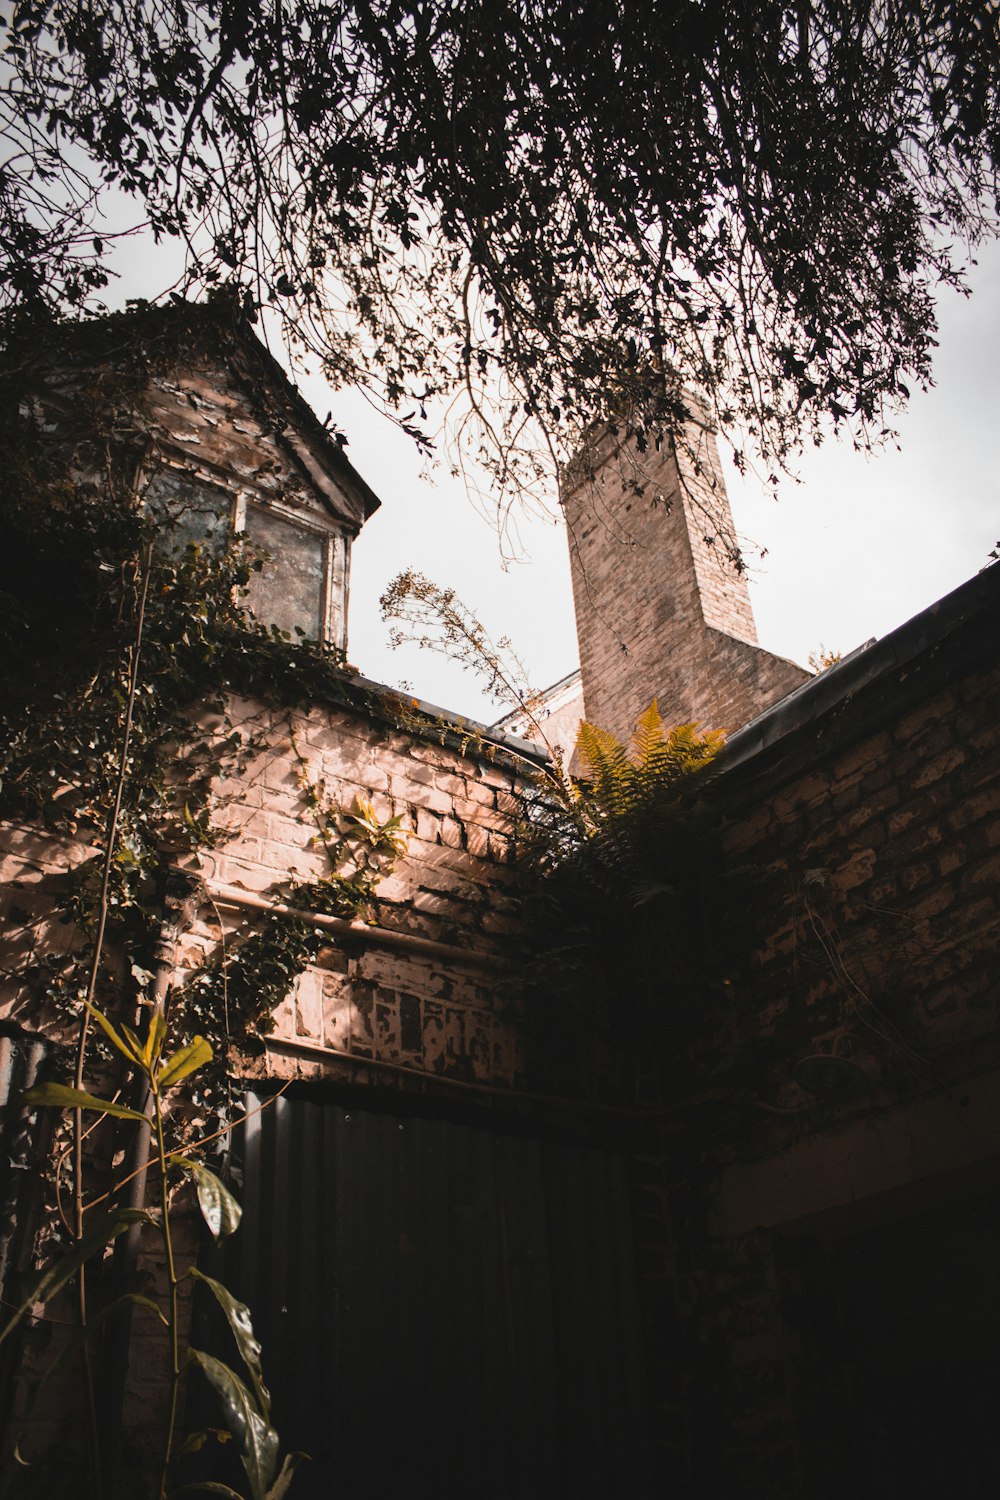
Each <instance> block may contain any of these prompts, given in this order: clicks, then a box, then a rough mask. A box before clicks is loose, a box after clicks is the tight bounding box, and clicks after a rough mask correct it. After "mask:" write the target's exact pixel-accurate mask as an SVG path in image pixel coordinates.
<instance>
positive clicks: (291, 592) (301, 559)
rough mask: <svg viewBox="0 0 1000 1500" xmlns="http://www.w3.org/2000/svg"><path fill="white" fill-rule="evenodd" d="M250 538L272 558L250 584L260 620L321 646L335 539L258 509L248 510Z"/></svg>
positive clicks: (257, 507)
mask: <svg viewBox="0 0 1000 1500" xmlns="http://www.w3.org/2000/svg"><path fill="white" fill-rule="evenodd" d="M246 536H247V539H248V541H250V542H252V543H253V545H254V546H255V547H256V548H258V549H259V550H260V551H261V552H264V553H266V554H267V560H266V561H265V564H264V567H263V569H262V570H261V571H260V572H259V573H255V574H254V575H253V578H252V579H251V582H250V592H249V598H248V602H249V605H250V608H251V609H252V610H253V612H254V614H255V615H256V616H257V618H258V620H260V621H262V622H263V624H265V625H277V626H278V629H279V630H285V631H287V632H288V634H289V635H294V634H295V631H296V627H298V628H300V629H301V630H303V631H304V632H305V634H306V635H307V636H311V637H312V638H313V639H314V640H321V639H322V638H323V635H324V628H323V627H324V616H325V606H326V574H327V546H328V541H329V538H328V537H327V536H326V534H325V533H324V532H320V531H311V530H309V529H308V528H306V527H304V526H299V525H296V524H295V522H294V521H288V520H285V518H284V517H283V516H279V515H275V513H274V512H273V511H267V510H263V509H262V508H261V507H260V506H257V505H253V504H249V505H248V506H247V511H246Z"/></svg>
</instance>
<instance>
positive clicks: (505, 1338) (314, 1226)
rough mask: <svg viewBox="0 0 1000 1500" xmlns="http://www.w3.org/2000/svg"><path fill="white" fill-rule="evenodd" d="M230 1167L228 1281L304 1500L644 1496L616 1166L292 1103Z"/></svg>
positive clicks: (570, 1151) (531, 1144) (587, 1156)
mask: <svg viewBox="0 0 1000 1500" xmlns="http://www.w3.org/2000/svg"><path fill="white" fill-rule="evenodd" d="M261 1102H262V1101H261V1100H260V1099H258V1098H257V1097H255V1096H253V1095H251V1096H250V1098H249V1099H248V1105H249V1108H250V1109H251V1110H254V1109H257V1108H258V1106H259V1104H260V1103H261ZM242 1154H243V1160H244V1174H245V1176H244V1190H243V1199H244V1219H243V1226H242V1228H241V1230H240V1233H239V1234H238V1235H237V1236H236V1237H235V1239H234V1241H233V1245H234V1251H235V1253H236V1255H237V1257H238V1259H237V1263H236V1265H235V1266H234V1267H233V1268H232V1271H231V1273H230V1274H231V1278H232V1281H233V1283H234V1285H236V1286H238V1288H239V1290H240V1291H241V1292H242V1293H243V1295H244V1296H245V1297H246V1299H247V1300H248V1301H249V1303H250V1305H251V1307H252V1309H253V1311H254V1316H255V1324H256V1326H257V1327H258V1330H259V1332H260V1335H261V1339H262V1342H263V1346H264V1362H265V1374H266V1376H267V1379H268V1383H269V1385H270V1386H271V1388H272V1391H273V1393H274V1402H275V1421H276V1423H277V1425H278V1427H279V1430H280V1431H281V1435H282V1440H283V1443H284V1445H285V1446H286V1447H293V1448H295V1447H300V1448H303V1449H305V1450H306V1451H307V1452H309V1453H310V1454H311V1457H312V1462H311V1463H310V1464H309V1466H308V1468H307V1469H306V1470H304V1471H303V1472H302V1475H301V1486H300V1481H299V1479H298V1478H297V1480H296V1493H297V1494H299V1495H301V1496H302V1497H303V1500H307V1497H319V1496H323V1497H326V1496H328V1495H333V1494H336V1495H337V1496H338V1497H342V1500H387V1497H389V1496H395V1495H397V1494H400V1493H404V1492H405V1493H407V1494H409V1495H424V1494H426V1495H435V1496H438V1497H441V1500H449V1497H452V1496H455V1497H458V1496H462V1497H463V1500H464V1497H467V1496H476V1497H481V1500H501V1497H503V1500H511V1497H518V1500H522V1497H523V1500H533V1497H538V1500H541V1497H542V1496H544V1497H546V1500H552V1497H559V1496H562V1495H566V1496H571V1495H572V1496H573V1497H574V1500H581V1497H589V1496H597V1495H600V1496H602V1497H616V1496H622V1497H625V1496H628V1497H630V1500H631V1497H641V1496H643V1495H645V1494H647V1493H648V1479H647V1466H646V1456H645V1426H646V1423H645V1416H646V1413H645V1406H644V1399H643V1387H642V1379H641V1361H640V1352H639V1340H638V1335H637V1315H636V1294H635V1274H634V1257H633V1251H632V1243H631V1234H630V1226H629V1213H628V1204H627V1199H626V1191H625V1185H624V1179H623V1172H622V1167H621V1163H620V1161H619V1160H618V1159H617V1158H616V1157H615V1156H614V1155H612V1154H611V1153H608V1152H603V1151H593V1150H583V1149H581V1148H578V1147H574V1146H567V1145H560V1144H554V1143H551V1142H549V1143H546V1142H543V1141H540V1140H537V1139H532V1138H526V1137H524V1136H518V1135H507V1134H504V1133H502V1132H499V1131H495V1130H491V1129H484V1128H481V1127H478V1126H471V1125H465V1124H460V1123H455V1122H454V1121H450V1120H428V1119H420V1118H413V1117H407V1118H400V1117H396V1116H394V1115H392V1114H388V1113H376V1112H374V1111H368V1110H357V1109H353V1108H350V1109H344V1108H341V1107H339V1106H338V1105H335V1104H328V1103H315V1102H311V1101H308V1100H303V1099H292V1098H289V1097H287V1096H284V1097H281V1098H278V1099H276V1100H275V1101H273V1102H272V1103H270V1104H269V1105H267V1107H265V1108H264V1109H263V1110H261V1111H260V1112H259V1113H257V1114H255V1115H253V1116H252V1117H251V1118H250V1119H249V1120H248V1122H247V1124H246V1126H245V1128H244V1131H243V1142H242Z"/></svg>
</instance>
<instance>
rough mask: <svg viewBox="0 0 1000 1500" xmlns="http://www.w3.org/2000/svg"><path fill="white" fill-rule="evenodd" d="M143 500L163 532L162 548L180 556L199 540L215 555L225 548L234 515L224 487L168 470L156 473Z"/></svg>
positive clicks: (173, 555) (219, 555) (220, 553)
mask: <svg viewBox="0 0 1000 1500" xmlns="http://www.w3.org/2000/svg"><path fill="white" fill-rule="evenodd" d="M143 503H144V505H145V508H146V510H147V511H148V512H149V514H150V516H151V517H152V519H153V520H154V521H155V522H156V523H157V525H158V526H159V527H160V529H161V532H162V537H163V539H162V542H160V543H159V544H158V545H159V546H162V548H163V551H164V552H165V553H166V554H167V555H168V556H171V557H180V556H181V554H182V553H183V552H184V551H185V549H186V548H187V546H188V544H189V543H191V542H197V544H198V545H199V546H201V547H206V548H207V549H208V551H209V552H211V554H212V556H213V557H221V555H222V553H223V552H224V551H225V547H226V542H227V539H228V536H229V526H230V520H231V517H232V509H233V506H232V500H231V498H230V496H229V495H228V494H227V493H226V491H225V490H217V489H213V488H212V487H211V485H206V484H204V483H202V482H200V481H197V480H194V481H193V480H190V479H187V478H185V477H184V476H183V475H181V474H171V473H170V472H169V471H167V472H161V473H159V474H156V475H154V476H153V478H152V479H151V480H150V482H149V485H148V487H147V489H146V493H145V496H144V498H143Z"/></svg>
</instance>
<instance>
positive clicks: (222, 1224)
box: [180, 1158, 243, 1244]
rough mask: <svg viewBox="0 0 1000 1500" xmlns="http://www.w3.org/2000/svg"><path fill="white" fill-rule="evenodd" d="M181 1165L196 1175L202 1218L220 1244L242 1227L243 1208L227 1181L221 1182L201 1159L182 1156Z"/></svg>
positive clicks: (186, 1170)
mask: <svg viewBox="0 0 1000 1500" xmlns="http://www.w3.org/2000/svg"><path fill="white" fill-rule="evenodd" d="M180 1165H181V1166H182V1167H183V1168H184V1171H185V1172H190V1173H191V1174H192V1176H193V1177H194V1180H195V1183H196V1186H197V1189H198V1205H199V1207H200V1209H201V1214H202V1218H203V1219H204V1220H205V1223H206V1224H207V1225H208V1227H209V1229H210V1230H211V1232H212V1234H213V1236H214V1238H215V1242H216V1244H219V1243H220V1241H222V1240H224V1239H225V1238H226V1237H227V1235H230V1234H233V1233H235V1231H236V1230H237V1229H238V1228H239V1227H240V1220H241V1219H242V1217H243V1210H242V1208H241V1207H240V1205H239V1204H238V1203H237V1201H236V1199H235V1198H234V1197H233V1195H232V1193H231V1192H230V1191H229V1189H228V1188H227V1187H226V1185H225V1183H223V1182H220V1181H219V1179H218V1177H216V1175H215V1173H214V1172H210V1171H209V1170H208V1168H207V1167H203V1166H202V1164H201V1162H200V1161H187V1160H185V1159H183V1158H182V1159H181V1161H180Z"/></svg>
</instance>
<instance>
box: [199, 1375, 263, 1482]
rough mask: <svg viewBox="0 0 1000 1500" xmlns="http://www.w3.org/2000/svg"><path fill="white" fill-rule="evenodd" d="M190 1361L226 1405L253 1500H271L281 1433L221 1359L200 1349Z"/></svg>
mask: <svg viewBox="0 0 1000 1500" xmlns="http://www.w3.org/2000/svg"><path fill="white" fill-rule="evenodd" d="M188 1358H189V1359H190V1360H192V1361H193V1363H194V1364H196V1365H197V1366H198V1368H199V1369H200V1370H202V1371H203V1372H204V1374H205V1376H206V1378H207V1380H208V1382H209V1384H210V1385H211V1386H212V1387H213V1388H214V1390H215V1392H216V1395H217V1396H218V1397H219V1400H220V1401H221V1403H222V1410H223V1415H224V1417H225V1422H226V1426H227V1427H228V1428H229V1430H230V1432H231V1433H232V1434H233V1437H234V1438H235V1439H236V1441H237V1443H239V1445H240V1457H241V1459H242V1462H243V1467H244V1469H245V1470H246V1474H247V1478H248V1479H249V1481H250V1492H251V1494H252V1496H253V1500H267V1489H268V1486H269V1484H270V1483H271V1480H272V1479H273V1478H274V1471H275V1469H276V1468H277V1464H278V1434H277V1433H276V1432H275V1430H274V1428H273V1427H272V1426H271V1425H270V1423H269V1422H267V1421H265V1419H264V1418H263V1417H262V1416H261V1414H260V1412H259V1411H258V1410H257V1407H256V1405H255V1403H254V1399H253V1397H252V1396H251V1394H250V1392H249V1391H248V1390H247V1388H246V1386H245V1385H244V1384H243V1382H242V1380H241V1379H240V1378H239V1376H238V1375H236V1374H234V1373H233V1371H232V1370H231V1369H230V1368H229V1366H228V1365H225V1364H223V1363H222V1360H221V1359H215V1358H214V1356H213V1355H211V1354H203V1353H202V1351H201V1350H200V1349H189V1350H188Z"/></svg>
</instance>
